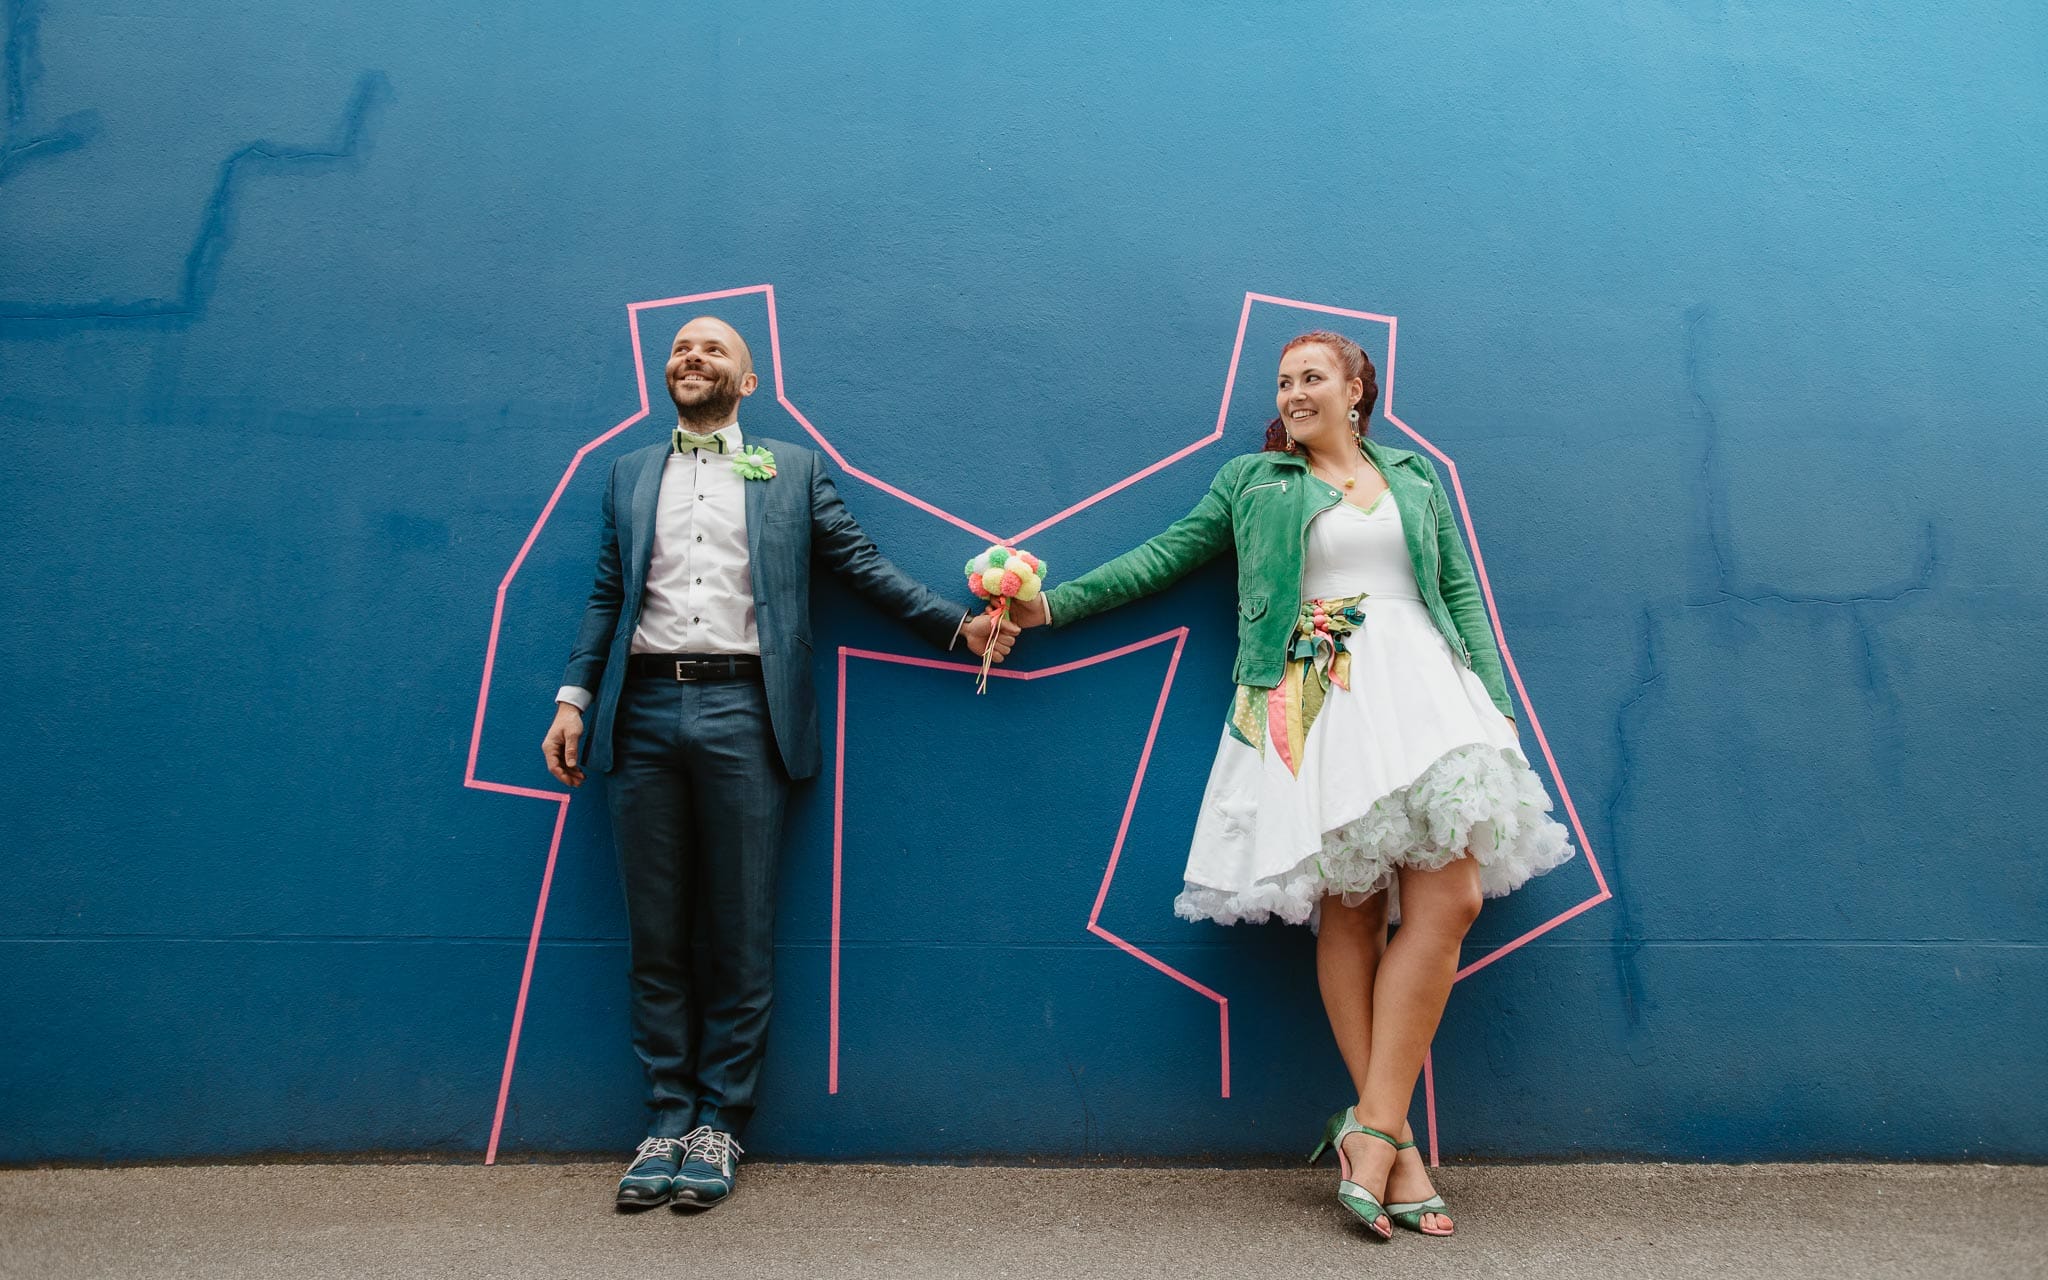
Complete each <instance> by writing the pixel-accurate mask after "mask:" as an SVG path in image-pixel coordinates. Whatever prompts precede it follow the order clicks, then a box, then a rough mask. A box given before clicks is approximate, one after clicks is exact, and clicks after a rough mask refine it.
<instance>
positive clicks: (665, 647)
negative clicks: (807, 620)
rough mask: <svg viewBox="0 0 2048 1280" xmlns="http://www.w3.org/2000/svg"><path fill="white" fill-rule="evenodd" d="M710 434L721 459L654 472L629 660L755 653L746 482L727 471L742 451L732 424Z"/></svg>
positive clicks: (689, 455) (673, 459) (698, 453)
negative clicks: (654, 500)
mask: <svg viewBox="0 0 2048 1280" xmlns="http://www.w3.org/2000/svg"><path fill="white" fill-rule="evenodd" d="M714 434H716V435H718V436H721V437H723V438H724V440H725V452H724V453H713V452H711V451H710V450H708V449H691V450H689V451H687V452H684V453H671V454H670V455H669V456H668V461H667V462H666V463H664V464H663V466H662V472H661V497H660V499H659V501H658V504H657V506H656V508H655V516H654V553H653V555H652V557H651V558H650V559H649V561H648V565H647V587H646V590H645V592H644V593H643V594H642V596H641V598H640V622H639V625H638V626H637V627H635V628H634V630H633V644H632V651H633V652H634V653H691V654H713V653H755V654H757V653H759V652H761V636H760V633H759V632H758V631H757V630H756V629H755V626H754V581H753V578H752V576H751V574H750V573H749V569H748V560H747V493H746V485H747V481H746V479H745V478H744V477H742V476H741V475H740V473H739V472H738V471H735V470H734V469H733V465H732V463H733V455H734V454H736V453H738V452H739V451H740V449H741V447H742V441H741V438H740V424H739V423H738V422H737V421H734V422H730V423H727V424H726V425H725V426H723V427H721V428H719V429H718V431H717V432H716V433H714ZM555 700H556V701H557V702H566V703H568V704H569V705H571V706H573V707H575V708H576V709H577V710H579V711H583V710H588V709H589V707H590V703H591V700H592V695H591V692H590V690H588V689H581V688H578V687H577V686H575V685H563V686H562V688H561V690H560V691H559V692H557V693H556V694H555Z"/></svg>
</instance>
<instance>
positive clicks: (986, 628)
mask: <svg viewBox="0 0 2048 1280" xmlns="http://www.w3.org/2000/svg"><path fill="white" fill-rule="evenodd" d="M1010 608H1011V610H1012V611H1013V612H1014V611H1015V609H1016V606H1015V605H1014V604H1013V605H1011V606H1010ZM960 636H961V638H962V639H963V640H965V641H967V647H968V648H969V649H972V650H973V651H974V656H975V657H977V658H980V657H984V656H986V655H987V654H988V653H989V652H990V651H993V652H994V654H995V657H994V659H993V661H996V662H1001V661H1002V660H1003V659H1004V658H1006V657H1008V656H1009V653H1010V646H1011V645H1012V644H1015V643H1016V641H1017V624H1016V623H1015V622H1013V621H1011V620H1010V619H1008V618H1005V619H1004V620H1003V625H1002V626H1000V627H998V626H996V615H994V614H992V613H977V614H975V615H974V616H973V617H972V618H969V619H968V620H967V625H965V626H963V627H961V628H960Z"/></svg>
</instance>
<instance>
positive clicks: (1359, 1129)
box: [1308, 1107, 1401, 1240]
mask: <svg viewBox="0 0 2048 1280" xmlns="http://www.w3.org/2000/svg"><path fill="white" fill-rule="evenodd" d="M1354 1133H1364V1134H1370V1135H1371V1136H1373V1137H1375V1138H1378V1139H1379V1140H1380V1141H1381V1142H1384V1143H1386V1144H1387V1145H1388V1146H1390V1147H1392V1148H1394V1150H1396V1151H1399V1150H1400V1149H1401V1144H1400V1143H1398V1142H1396V1141H1394V1139H1392V1138H1389V1137H1388V1136H1387V1135H1386V1134H1384V1133H1381V1132H1380V1131H1379V1130H1378V1129H1374V1128H1371V1127H1369V1126H1367V1125H1362V1124H1360V1123H1358V1118H1357V1117H1356V1116H1355V1115H1353V1114H1352V1112H1351V1108H1350V1107H1346V1108H1344V1109H1343V1110H1342V1111H1339V1112H1338V1113H1337V1114H1336V1115H1333V1116H1331V1117H1330V1119H1329V1122H1328V1123H1326V1124H1325V1125H1324V1126H1323V1140H1322V1141H1321V1142H1318V1143H1317V1144H1316V1149H1315V1150H1314V1151H1311V1152H1309V1153H1308V1162H1309V1163H1310V1164H1314V1163H1315V1162H1316V1161H1318V1160H1320V1159H1322V1158H1323V1152H1325V1151H1328V1150H1331V1149H1335V1151H1336V1152H1337V1175H1338V1177H1339V1178H1340V1179H1341V1181H1339V1182H1338V1183H1337V1203H1338V1204H1341V1205H1343V1206H1344V1207H1345V1209H1347V1210H1349V1211H1350V1213H1351V1215H1352V1216H1353V1217H1355V1218H1357V1219H1358V1220H1359V1221H1360V1222H1363V1223H1364V1224H1365V1229H1366V1230H1367V1231H1370V1232H1371V1233H1372V1238H1373V1239H1375V1240H1391V1239H1393V1238H1394V1229H1393V1228H1392V1227H1382V1226H1380V1219H1381V1218H1384V1217H1387V1216H1388V1214H1387V1209H1386V1206H1385V1205H1383V1204H1381V1203H1380V1198H1379V1197H1378V1196H1376V1195H1374V1194H1373V1193H1372V1192H1370V1191H1367V1190H1366V1189H1365V1188H1364V1187H1361V1186H1359V1185H1358V1184H1357V1183H1355V1182H1353V1181H1352V1180H1351V1160H1350V1158H1349V1157H1347V1156H1346V1155H1345V1154H1344V1139H1346V1138H1348V1137H1350V1136H1351V1135H1352V1134H1354Z"/></svg>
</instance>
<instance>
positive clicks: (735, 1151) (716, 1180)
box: [669, 1124, 741, 1210]
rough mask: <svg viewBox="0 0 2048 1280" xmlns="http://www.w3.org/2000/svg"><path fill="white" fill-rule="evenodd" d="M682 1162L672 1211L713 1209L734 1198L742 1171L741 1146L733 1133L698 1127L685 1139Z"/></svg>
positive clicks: (708, 1127)
mask: <svg viewBox="0 0 2048 1280" xmlns="http://www.w3.org/2000/svg"><path fill="white" fill-rule="evenodd" d="M683 1143H684V1146H683V1163H682V1167H681V1168H680V1169H678V1170H676V1176H675V1199H674V1202H673V1203H671V1204H670V1205H669V1207H670V1208H671V1209H678V1210H682V1209H710V1208H715V1207H716V1206H718V1205H721V1204H724V1203H725V1202H726V1201H727V1200H730V1199H732V1184H733V1178H734V1176H735V1175H737V1174H738V1172H739V1167H740V1155H741V1152H740V1144H739V1143H737V1142H735V1141H733V1137H732V1135H731V1134H729V1133H727V1132H725V1131H724V1130H722V1129H714V1128H712V1127H711V1126H710V1125H708V1124H707V1125H699V1126H697V1127H696V1128H695V1129H692V1130H691V1131H690V1133H689V1136H687V1137H685V1138H684V1139H683Z"/></svg>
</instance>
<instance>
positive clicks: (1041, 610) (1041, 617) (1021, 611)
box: [1010, 595, 1052, 627]
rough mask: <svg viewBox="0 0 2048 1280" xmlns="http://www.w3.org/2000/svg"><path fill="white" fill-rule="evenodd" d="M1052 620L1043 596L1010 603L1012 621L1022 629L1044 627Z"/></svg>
mask: <svg viewBox="0 0 2048 1280" xmlns="http://www.w3.org/2000/svg"><path fill="white" fill-rule="evenodd" d="M1051 618H1052V615H1051V614H1049V613H1047V612H1046V609H1045V597H1044V596H1043V595H1036V596H1033V597H1031V599H1029V600H1012V601H1011V602H1010V619H1011V621H1013V622H1015V623H1016V624H1017V625H1018V626H1020V627H1042V626H1044V625H1045V624H1046V623H1047V622H1049V621H1050V620H1051Z"/></svg>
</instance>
